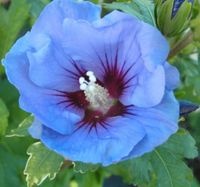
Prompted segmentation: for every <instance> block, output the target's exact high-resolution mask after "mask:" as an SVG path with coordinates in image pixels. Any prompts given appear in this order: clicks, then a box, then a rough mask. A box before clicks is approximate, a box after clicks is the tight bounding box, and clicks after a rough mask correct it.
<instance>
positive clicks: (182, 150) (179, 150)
mask: <svg viewBox="0 0 200 187" xmlns="http://www.w3.org/2000/svg"><path fill="white" fill-rule="evenodd" d="M195 144H196V142H195V140H194V138H193V137H192V136H191V135H190V133H189V132H188V131H186V130H184V129H179V131H178V132H177V133H176V134H174V135H172V136H171V137H170V139H169V140H168V141H167V142H166V143H165V144H163V145H162V146H161V147H162V148H163V149H165V150H167V151H168V152H173V153H174V154H176V157H178V158H188V159H193V158H195V157H197V156H198V150H197V147H196V145H195Z"/></svg>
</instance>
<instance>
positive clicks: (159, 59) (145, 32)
mask: <svg viewBox="0 0 200 187" xmlns="http://www.w3.org/2000/svg"><path fill="white" fill-rule="evenodd" d="M137 40H138V43H139V45H140V51H141V53H142V59H143V60H144V64H145V66H146V68H147V69H148V70H149V71H152V70H154V69H155V67H156V66H157V65H159V64H164V63H165V61H166V59H167V56H168V54H169V45H168V43H167V40H166V39H165V37H163V35H162V34H161V33H160V31H159V30H158V29H155V27H153V26H151V25H149V24H146V23H144V22H142V28H141V30H140V32H139V34H138V38H137Z"/></svg>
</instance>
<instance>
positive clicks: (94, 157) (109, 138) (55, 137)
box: [41, 117, 145, 166]
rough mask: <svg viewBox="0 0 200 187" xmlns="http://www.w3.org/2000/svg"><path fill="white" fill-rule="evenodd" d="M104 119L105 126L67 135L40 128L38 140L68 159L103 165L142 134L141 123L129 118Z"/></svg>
mask: <svg viewBox="0 0 200 187" xmlns="http://www.w3.org/2000/svg"><path fill="white" fill-rule="evenodd" d="M106 123H108V124H109V126H107V127H106V129H104V128H103V127H101V126H99V127H97V129H96V130H95V129H92V130H91V131H90V132H88V130H89V129H88V128H84V127H83V128H80V129H78V130H77V131H75V132H74V133H72V134H71V135H69V136H63V135H61V134H59V133H56V132H54V131H52V130H50V129H48V128H43V132H42V136H41V141H42V142H43V143H44V144H45V145H46V146H47V147H48V148H50V149H52V150H54V151H55V152H57V153H59V154H61V155H63V156H64V157H65V158H68V159H70V160H73V161H82V162H87V163H102V164H103V165H105V166H106V165H109V164H112V163H113V162H117V161H120V159H121V158H123V157H124V156H126V155H128V154H129V152H130V151H131V150H132V148H133V147H134V146H135V145H136V144H137V143H138V142H139V141H141V139H142V138H143V137H144V135H145V132H144V130H143V128H142V127H141V125H140V124H139V123H137V122H135V121H133V120H132V119H129V118H125V117H115V118H110V119H109V120H108V121H107V122H106ZM105 126H106V124H105Z"/></svg>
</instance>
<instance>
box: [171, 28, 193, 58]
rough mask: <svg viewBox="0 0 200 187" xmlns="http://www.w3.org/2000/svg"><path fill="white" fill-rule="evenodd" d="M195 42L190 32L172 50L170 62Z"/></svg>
mask: <svg viewBox="0 0 200 187" xmlns="http://www.w3.org/2000/svg"><path fill="white" fill-rule="evenodd" d="M192 41H193V33H192V31H189V32H188V33H187V34H186V35H185V36H184V37H183V38H182V40H180V41H178V42H177V43H176V44H175V46H174V47H173V48H172V49H171V51H170V53H169V56H168V60H169V59H170V58H172V57H174V56H175V55H177V54H178V53H179V52H180V51H181V50H182V49H184V48H185V47H187V46H188V45H189V44H190V43H191V42H192Z"/></svg>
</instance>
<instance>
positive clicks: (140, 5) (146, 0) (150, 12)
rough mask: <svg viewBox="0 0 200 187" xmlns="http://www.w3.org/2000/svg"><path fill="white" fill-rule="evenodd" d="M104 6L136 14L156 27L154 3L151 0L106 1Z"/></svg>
mask: <svg viewBox="0 0 200 187" xmlns="http://www.w3.org/2000/svg"><path fill="white" fill-rule="evenodd" d="M104 7H105V8H107V9H111V10H115V9H118V10H121V11H123V12H126V13H128V14H130V15H133V16H136V17H137V18H139V19H141V20H143V21H144V22H146V23H149V24H151V25H153V26H155V27H156V22H155V15H154V3H153V1H151V0H133V1H131V2H113V3H111V4H109V3H105V4H104Z"/></svg>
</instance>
